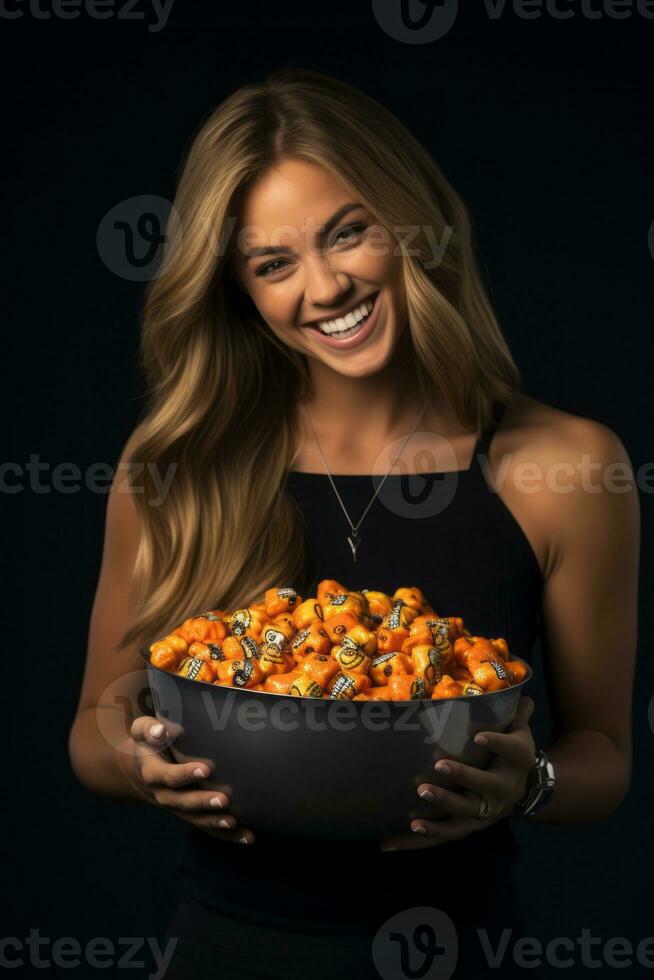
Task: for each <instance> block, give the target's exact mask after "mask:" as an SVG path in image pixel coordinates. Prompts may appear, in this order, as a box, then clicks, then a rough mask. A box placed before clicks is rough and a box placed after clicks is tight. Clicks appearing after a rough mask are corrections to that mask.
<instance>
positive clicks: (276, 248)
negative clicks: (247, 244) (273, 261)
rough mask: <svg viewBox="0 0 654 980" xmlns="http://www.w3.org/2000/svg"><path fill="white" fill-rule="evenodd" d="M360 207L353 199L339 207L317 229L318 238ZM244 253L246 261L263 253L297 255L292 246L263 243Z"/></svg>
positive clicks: (321, 238)
mask: <svg viewBox="0 0 654 980" xmlns="http://www.w3.org/2000/svg"><path fill="white" fill-rule="evenodd" d="M359 207H362V205H361V204H358V203H357V202H355V201H353V202H351V203H349V204H344V205H343V206H342V207H340V208H339V209H338V211H335V212H334V214H333V215H332V216H331V218H328V219H327V221H326V222H325V224H324V225H323V226H322V228H318V230H317V237H318V240H319V241H322V240H323V238H324V237H325V235H326V234H328V232H330V231H331V229H332V228H333V227H334V225H337V224H338V222H339V221H340V220H341V218H343V217H345V215H346V214H348V212H350V211H353V210H354V208H359ZM243 255H244V257H245V261H246V262H247V261H248V259H256V258H259V257H260V256H262V255H287V256H293V255H295V252H294V250H293V249H292V248H289V247H288V246H287V245H261V246H259V247H258V248H248V249H245V250H244V252H243Z"/></svg>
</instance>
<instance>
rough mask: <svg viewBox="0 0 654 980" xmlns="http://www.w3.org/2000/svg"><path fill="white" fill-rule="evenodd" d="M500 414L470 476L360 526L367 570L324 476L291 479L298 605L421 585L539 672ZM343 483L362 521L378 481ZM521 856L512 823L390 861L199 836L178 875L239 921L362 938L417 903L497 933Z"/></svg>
mask: <svg viewBox="0 0 654 980" xmlns="http://www.w3.org/2000/svg"><path fill="white" fill-rule="evenodd" d="M502 414H503V406H498V407H497V408H496V411H495V419H494V422H493V423H492V424H491V425H490V426H489V427H488V428H487V429H486V431H484V433H483V434H482V436H481V438H480V439H478V441H477V444H476V447H475V451H474V454H473V458H472V463H471V465H470V467H469V469H467V470H458V471H453V472H449V473H426V474H420V475H402V474H398V473H394V474H392V475H390V476H389V477H388V478H387V479H386V481H385V482H384V485H383V486H382V488H381V490H380V492H379V494H378V496H377V498H376V499H375V501H374V502H373V504H372V506H371V507H370V509H369V511H368V513H367V516H366V517H365V519H364V521H363V522H362V524H361V527H360V529H359V533H360V542H361V543H360V545H359V547H358V549H357V560H356V562H354V561H353V557H352V550H351V547H350V545H349V544H348V541H347V537H348V534H349V532H350V528H349V524H348V522H347V519H346V517H345V515H344V513H343V510H342V508H341V505H340V503H339V501H338V499H337V497H336V495H335V494H334V491H333V488H332V486H331V484H330V482H329V479H328V477H327V475H326V474H325V473H303V472H298V471H293V470H291V471H289V473H288V476H287V484H286V491H287V493H289V494H290V496H291V498H292V499H293V500H294V501H295V504H296V505H297V507H298V509H299V511H300V513H301V515H302V518H303V521H304V525H305V531H306V538H307V553H308V561H307V567H306V575H305V579H304V581H303V582H300V583H295V585H296V587H298V591H299V592H300V594H302V595H304V596H309V595H313V594H315V586H316V585H317V583H318V582H319V581H320V580H321V579H323V578H330V579H336V580H338V581H340V582H341V584H343V585H344V586H345V587H346V588H348V589H352V590H361V589H372V590H381V591H384V592H387V593H389V594H391V595H392V593H393V592H394V591H395V589H397V588H398V587H400V586H418V587H419V588H420V589H422V591H423V593H424V594H425V596H426V597H427V599H428V600H429V602H430V603H431V605H432V606H433V608H434V609H435V610H436V612H437V613H438V614H439V615H441V616H449V615H453V616H462V617H463V619H464V622H465V625H466V626H467V628H468V629H470V631H471V632H472V633H473V634H478V635H482V636H488V637H504V638H505V639H506V641H507V643H508V644H509V650H510V651H511V653H513V654H517V655H518V656H520V657H522V658H523V659H525V660H527V661H529V660H530V659H531V656H532V651H533V647H534V643H535V640H536V639H537V637H538V635H539V625H540V602H541V593H542V576H541V572H540V567H539V564H538V560H537V558H536V555H535V553H534V551H533V549H532V547H531V545H530V543H529V541H528V539H527V537H526V536H525V533H524V531H523V530H522V528H521V527H520V525H519V524H518V522H517V521H516V519H515V518H514V516H513V514H512V513H511V511H510V510H509V509H508V508H507V507H506V505H505V504H504V503H503V502H502V500H501V499H500V497H499V495H498V493H497V492H496V491H495V489H494V488H493V486H492V485H491V483H490V479H487V477H486V472H487V470H486V471H485V469H484V467H485V464H486V463H487V459H488V453H489V448H490V443H491V439H492V437H493V434H494V432H495V430H496V428H497V426H498V425H499V423H500V421H501V418H502ZM332 476H333V479H334V482H335V484H336V487H337V488H338V491H339V493H340V495H341V497H342V499H343V502H344V504H345V507H346V508H347V511H348V513H349V515H350V518H351V520H352V521H353V522H354V523H355V524H356V522H357V521H358V520H359V519H360V517H361V515H362V513H363V511H364V510H365V508H366V507H367V505H368V503H369V501H370V498H371V497H372V494H373V493H374V491H375V489H376V487H377V486H378V484H379V482H380V480H381V477H374V478H373V477H371V476H362V475H357V476H353V475H338V474H332ZM291 584H293V583H291ZM302 589H304V590H305V591H304V592H302ZM290 778H292V776H291V775H289V779H290ZM407 831H408V828H407ZM515 853H516V845H515V842H514V839H513V835H512V832H511V829H510V823H509V821H508V820H502V821H499V822H498V823H495V824H491V825H490V826H489V827H487V828H485V829H484V830H482V831H479V832H477V833H475V834H472V835H470V836H468V837H467V838H465V839H462V840H459V841H452V842H448V843H447V844H443V845H439V846H438V847H434V848H429V849H425V850H416V851H399V850H398V851H393V852H381V851H380V849H379V847H378V845H376V844H374V843H373V844H361V843H356V844H340V843H338V844H330V843H325V842H320V843H313V842H300V841H298V840H297V839H289V840H284V841H280V840H279V839H278V838H277V839H275V840H267V839H266V838H265V836H262V835H261V834H259V835H257V840H256V842H255V843H254V844H252V845H241V844H231V843H226V842H222V841H220V840H218V839H216V838H211V837H209V836H208V835H206V834H204V833H203V832H202V831H198V830H191V831H190V832H189V833H188V834H187V836H186V838H185V841H184V844H183V847H182V851H181V855H180V860H179V867H180V868H181V871H182V874H183V877H184V884H185V887H186V888H187V889H188V890H189V891H190V892H191V893H192V894H194V895H195V896H196V897H197V898H199V899H201V900H202V901H204V902H205V903H207V904H211V905H213V906H214V907H216V908H217V909H219V910H221V911H222V912H224V913H226V914H228V915H231V916H237V917H241V918H243V919H247V918H250V919H251V920H252V921H260V922H267V923H268V924H273V923H277V924H279V925H284V924H287V925H289V926H293V927H305V926H306V928H315V929H319V928H321V927H324V928H327V927H331V924H332V923H338V924H339V927H342V926H345V927H349V926H352V927H354V928H356V927H357V926H358V925H360V924H362V923H363V922H364V921H368V920H369V919H374V920H375V921H378V919H379V915H380V914H381V915H385V914H390V913H391V912H392V911H393V910H394V909H398V910H399V909H402V908H407V907H415V906H417V905H430V906H437V907H438V908H441V909H445V910H447V911H448V912H449V913H450V914H451V915H452V916H453V917H454V918H455V921H456V920H457V919H458V920H463V919H465V920H466V921H467V922H470V921H471V919H472V918H473V917H474V916H476V915H478V916H479V917H480V921H482V920H483V921H484V922H488V921H489V918H488V916H489V915H492V913H493V909H500V910H502V912H503V914H504V918H505V919H506V915H507V913H508V905H509V903H510V901H511V896H512V889H511V884H510V875H509V870H510V868H509V865H510V862H511V860H512V858H513V857H514V856H515ZM506 921H508V919H506Z"/></svg>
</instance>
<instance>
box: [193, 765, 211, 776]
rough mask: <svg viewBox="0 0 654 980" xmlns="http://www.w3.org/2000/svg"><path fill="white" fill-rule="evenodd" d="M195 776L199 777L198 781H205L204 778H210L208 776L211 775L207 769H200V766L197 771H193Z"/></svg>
mask: <svg viewBox="0 0 654 980" xmlns="http://www.w3.org/2000/svg"><path fill="white" fill-rule="evenodd" d="M193 775H194V776H197V778H198V779H204V777H205V776H208V775H209V773H208V772H207V770H206V769H201V768H200V767H199V766H198V768H197V769H194V770H193Z"/></svg>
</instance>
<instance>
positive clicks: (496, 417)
mask: <svg viewBox="0 0 654 980" xmlns="http://www.w3.org/2000/svg"><path fill="white" fill-rule="evenodd" d="M505 411H506V405H503V404H502V403H501V402H495V404H494V406H493V420H492V421H491V422H490V423H489V424H488V425H487V426H486V428H485V429H484V430H483V432H482V433H481V435H480V436H479V438H478V439H477V445H476V446H475V451H474V454H473V457H472V465H471V469H473V468H474V469H477V470H478V471H479V472H482V469H481V463H480V457H482V456H483V457H487V456H488V451H489V449H490V444H491V442H492V439H493V436H494V435H495V432H496V430H497V427H498V426H499V424H500V422H501V421H502V418H503V416H504V412H505Z"/></svg>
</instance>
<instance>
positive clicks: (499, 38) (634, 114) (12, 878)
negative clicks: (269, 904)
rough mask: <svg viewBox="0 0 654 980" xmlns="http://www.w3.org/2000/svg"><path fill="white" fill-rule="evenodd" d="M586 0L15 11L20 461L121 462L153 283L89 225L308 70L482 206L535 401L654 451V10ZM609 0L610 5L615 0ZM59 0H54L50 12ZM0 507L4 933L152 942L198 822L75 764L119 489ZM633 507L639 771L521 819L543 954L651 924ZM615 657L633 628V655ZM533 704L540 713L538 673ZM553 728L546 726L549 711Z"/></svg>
mask: <svg viewBox="0 0 654 980" xmlns="http://www.w3.org/2000/svg"><path fill="white" fill-rule="evenodd" d="M122 5H123V6H124V2H123V3H122ZM462 6H463V5H462ZM561 6H562V7H563V6H565V5H564V4H563V3H562V4H561ZM568 6H569V7H570V8H571V9H573V10H574V11H575V12H576V16H575V17H573V18H571V19H568V20H558V19H555V18H553V17H551V16H548V15H546V14H544V15H543V16H541V17H540V18H536V19H533V20H527V19H524V18H521V17H519V16H517V15H516V13H515V12H513V10H512V9H511V5H510V4H507V9H506V11H505V13H504V14H503V16H502V17H501V18H499V19H492V18H490V17H489V16H488V15H487V14H486V13H485V12H484V8H483V4H481V3H475V4H472V3H467V4H466V5H465V9H463V10H461V11H460V12H459V16H458V18H457V21H456V24H455V25H454V26H453V28H452V29H451V30H450V31H449V33H448V34H447V35H446V36H445V37H443V38H441V39H439V40H435V41H434V42H432V43H427V44H407V43H401V42H399V41H397V40H395V39H393V38H392V37H390V36H389V35H388V34H387V33H385V32H384V31H383V30H382V29H381V27H380V26H379V24H378V23H377V20H376V19H375V17H374V15H373V12H372V8H371V4H370V3H369V2H368V0H359V2H357V3H353V2H350V3H347V4H346V3H338V2H331V3H325V4H306V3H288V2H287V3H284V4H282V5H280V4H267V3H266V4H264V3H259V4H255V3H251V2H250V3H248V2H244V3H239V4H229V3H220V4H209V3H205V4H202V3H199V2H191V0H176V2H175V3H174V5H173V8H172V13H171V14H170V17H169V19H168V22H167V24H166V25H165V27H164V28H163V29H162V30H160V31H153V30H149V29H148V25H149V24H150V26H152V24H153V22H154V18H153V16H152V13H151V11H150V8H149V7H147V8H146V7H145V4H144V3H143V0H141V2H140V3H139V5H138V6H137V7H135V8H134V13H135V14H138V13H141V14H142V13H144V12H145V11H146V9H147V12H148V13H147V19H133V20H127V19H119V18H117V17H116V16H115V14H116V12H117V11H118V10H120V8H121V0H117V4H116V6H115V7H114V8H113V10H114V16H112V17H110V18H108V19H106V20H98V19H94V18H93V17H91V16H89V14H88V13H85V12H84V8H81V11H82V12H81V14H80V16H79V17H77V18H76V19H71V20H63V19H61V18H60V17H55V16H53V17H51V18H50V19H40V16H37V14H36V13H35V12H30V8H29V7H28V6H27V5H25V4H23V5H20V4H19V2H18V0H15V3H14V5H13V6H11V7H10V9H11V10H14V9H15V10H20V11H21V12H22V13H23V16H22V17H20V18H17V19H13V20H10V19H6V18H4V17H0V36H1V38H2V40H1V45H2V57H1V59H0V61H1V64H2V68H1V69H0V71H1V77H2V91H3V95H4V98H3V108H2V113H3V116H4V119H3V135H4V141H3V142H4V151H3V166H4V167H5V168H6V170H5V179H4V188H5V191H6V194H5V206H4V209H3V217H4V221H3V225H4V230H5V236H4V242H5V248H4V261H3V271H4V273H5V289H4V297H5V310H4V318H3V319H4V331H3V341H4V344H5V345H6V351H5V352H6V353H7V354H8V357H7V358H6V361H5V369H4V384H3V386H2V392H3V397H4V398H5V399H6V404H5V419H6V420H7V424H6V425H5V426H3V432H4V435H5V439H6V443H7V448H6V450H5V453H6V456H5V459H6V460H9V461H12V462H14V463H17V464H18V465H20V466H24V465H25V464H26V463H27V462H29V458H30V454H38V455H39V458H40V460H41V461H42V462H45V463H47V464H48V466H49V469H50V471H51V470H52V469H53V468H54V467H55V466H56V465H57V464H59V463H63V462H70V463H75V464H77V465H78V466H79V467H80V469H81V471H82V473H84V471H85V470H86V469H87V467H89V466H90V465H91V464H93V463H97V462H104V463H106V464H108V465H109V466H114V465H115V463H116V461H117V458H118V454H119V452H120V450H121V448H122V446H123V444H124V442H125V440H126V438H127V435H128V434H129V432H130V431H131V428H132V427H133V425H134V424H135V422H136V419H137V416H138V412H139V410H140V401H139V394H140V390H141V388H140V379H139V377H138V373H137V338H138V329H137V311H138V309H139V305H140V301H141V297H142V291H143V283H142V282H139V281H130V280H129V279H127V278H125V276H124V275H120V274H116V273H115V272H114V271H111V269H110V268H108V266H107V264H106V262H105V261H103V258H102V257H101V256H100V254H99V251H98V247H97V245H96V236H97V233H98V227H99V225H100V223H101V221H102V219H103V217H104V216H105V215H106V214H107V212H109V211H110V210H111V209H112V208H113V207H114V206H115V205H117V204H119V203H120V202H122V201H125V200H126V199H129V198H132V197H134V196H137V195H158V196H161V197H162V198H165V199H168V200H172V198H173V196H174V190H175V177H176V171H177V168H178V165H179V162H180V159H181V155H182V153H183V150H184V148H185V146H186V145H187V143H188V140H189V139H190V137H191V135H192V134H193V132H194V131H195V130H196V128H197V126H198V124H199V121H200V119H201V118H202V117H203V116H204V115H205V114H207V113H208V112H209V111H210V110H211V109H212V108H213V107H214V106H215V105H216V104H217V103H218V102H220V101H221V100H222V98H224V96H225V95H226V94H227V92H228V91H229V90H231V89H232V88H233V87H235V86H236V85H238V84H240V83H244V82H247V81H250V80H253V79H259V78H260V77H261V76H262V75H263V74H265V73H266V72H267V71H268V70H270V69H273V68H275V67H278V66H281V65H283V64H290V63H292V64H295V65H301V66H304V67H311V68H316V69H319V70H322V71H325V72H327V73H333V74H335V75H337V76H339V77H342V78H344V79H345V80H347V81H350V82H352V83H354V84H356V85H358V86H360V87H361V88H363V89H364V90H366V91H368V92H369V93H370V94H372V95H373V96H375V97H377V98H378V99H380V100H381V101H382V102H384V103H385V104H386V105H387V106H388V107H389V108H390V109H392V110H393V111H395V112H396V113H397V114H398V115H399V116H400V118H402V120H403V121H404V122H405V123H406V124H407V125H408V126H409V128H411V129H412V131H413V132H414V133H415V134H416V135H417V136H418V138H420V139H421V140H422V141H423V143H424V144H425V145H426V146H427V148H428V149H429V150H430V151H431V152H432V153H433V155H434V156H435V158H436V159H437V160H438V162H439V163H440V165H441V166H442V168H443V169H444V171H445V173H446V174H447V176H448V177H449V178H450V179H451V181H452V182H453V184H454V186H455V187H456V188H457V189H458V191H459V192H460V193H461V195H462V196H463V197H464V199H465V200H466V201H467V202H468V204H469V206H470V208H471V210H472V213H473V217H474V220H475V224H476V228H477V234H478V242H479V250H480V253H481V256H482V262H483V266H484V268H485V270H486V273H487V275H488V278H489V281H490V283H491V293H492V297H493V300H494V303H495V304H496V308H497V311H498V314H499V318H500V322H501V324H502V326H503V329H504V331H505V334H506V336H507V339H508V342H509V345H510V347H511V349H512V351H513V354H514V357H515V359H516V361H517V363H518V365H519V367H520V368H521V370H522V372H523V374H524V379H525V389H526V391H527V392H528V393H529V394H531V395H533V396H534V397H536V398H539V399H541V400H543V401H545V402H548V403H550V404H554V405H557V406H559V407H561V408H563V409H565V410H568V411H571V412H574V413H577V414H580V415H583V416H586V417H590V418H594V419H597V420H600V421H602V422H604V423H605V424H607V425H609V426H610V427H611V428H612V429H613V430H614V431H615V432H617V433H618V434H619V436H620V437H621V439H622V440H623V442H624V444H625V445H626V447H627V450H628V452H629V454H630V456H631V459H632V462H633V464H634V467H635V468H639V467H640V466H642V465H643V464H644V463H646V462H648V461H649V460H651V459H652V455H651V452H652V450H651V398H652V382H651V364H652V355H653V354H654V350H653V346H652V339H651V338H652V312H651V311H652V298H653V297H652V294H653V288H652V282H653V276H652V273H653V272H654V254H652V249H650V247H648V232H649V229H650V226H651V225H652V222H654V193H653V190H652V186H653V185H652V179H651V177H652V159H653V154H652V150H653V139H652V116H651V84H652V77H651V74H652V73H651V67H650V66H651V50H652V42H653V40H654V21H652V20H646V19H645V18H643V17H642V16H640V15H638V14H637V13H634V14H633V16H631V17H630V18H626V19H623V20H618V19H612V18H611V17H609V16H608V15H604V16H602V17H599V18H597V19H590V18H588V17H585V16H583V15H582V13H581V12H580V11H581V3H575V2H574V0H572V2H570V3H569V4H568ZM593 6H594V9H596V10H601V9H602V0H595V2H594V5H593ZM5 9H6V8H5ZM51 9H52V8H51V7H50V6H49V5H48V2H47V0H41V8H40V10H41V11H48V10H51ZM110 9H111V8H110ZM651 240H652V239H650V241H651ZM12 479H13V478H8V482H12ZM47 479H48V477H47V475H44V476H43V477H42V480H43V482H44V483H47ZM23 482H24V483H25V481H23ZM1 499H2V504H3V508H4V511H5V516H6V525H5V526H6V527H7V528H8V531H9V536H8V538H5V541H6V542H7V543H6V544H5V549H4V550H5V555H4V557H5V561H4V563H3V564H4V565H5V568H6V569H7V571H8V572H9V575H8V584H7V586H6V587H5V597H6V608H5V624H8V626H9V636H8V638H7V640H6V646H5V668H4V681H5V684H4V691H5V703H6V704H7V705H8V707H9V708H10V711H11V714H12V718H11V726H10V728H11V731H12V735H13V738H12V741H11V748H10V750H9V751H8V752H5V773H6V776H5V780H6V795H5V805H4V807H3V811H4V816H5V819H6V827H5V830H4V834H3V837H2V843H3V850H4V852H5V853H4V856H3V870H4V872H5V875H4V878H5V897H6V898H7V900H8V902H7V905H8V908H7V915H5V916H4V917H3V925H2V928H1V930H0V932H1V934H2V935H5V936H9V935H11V936H16V937H21V939H24V938H25V937H27V936H28V935H29V931H30V929H38V930H39V932H40V934H41V935H42V936H47V937H50V938H51V939H52V940H54V939H56V938H57V937H62V936H74V937H76V938H77V939H78V940H80V942H82V943H83V942H85V941H86V940H87V939H89V938H91V937H95V936H106V937H109V938H112V939H113V940H114V941H117V940H118V938H119V937H125V936H159V937H161V936H162V935H163V931H164V928H165V925H166V922H167V918H168V916H169V915H170V913H171V911H172V909H173V905H174V902H175V897H176V892H177V883H176V879H175V876H174V873H173V865H174V851H175V846H176V842H177V840H178V837H179V834H180V831H181V829H182V828H181V825H178V824H177V822H176V821H175V820H174V819H173V818H170V817H168V816H166V815H165V814H164V813H162V812H159V811H157V810H155V809H154V808H149V807H139V806H129V805H120V804H115V803H111V802H108V801H107V800H104V799H101V798H98V797H94V796H92V795H91V794H90V793H88V792H87V791H86V790H85V789H84V788H83V787H81V786H80V785H78V784H77V782H76V781H75V779H74V777H73V775H72V772H71V770H70V767H69V763H68V757H67V748H66V740H67V736H68V731H69V728H70V725H71V723H72V719H73V716H74V711H75V707H76V703H77V698H78V693H79V687H80V683H81V674H82V667H83V663H84V657H85V650H86V639H87V629H88V621H89V615H90V609H91V604H92V600H93V595H94V591H95V586H96V582H97V576H98V571H99V563H100V557H101V547H102V534H103V527H104V513H105V507H106V495H105V494H101V493H92V492H91V491H89V490H88V489H85V488H84V487H83V486H82V488H81V489H79V490H78V491H77V492H70V493H60V492H59V493H57V492H54V491H52V490H51V491H50V492H44V493H39V492H37V491H36V490H35V489H33V488H31V487H30V485H29V483H25V485H24V487H23V489H22V490H21V491H20V492H17V493H13V494H11V493H7V492H3V494H2V497H1ZM641 504H642V515H643V551H642V566H641V570H642V574H641V595H642V597H643V600H642V601H641V625H640V636H641V643H640V655H639V665H638V681H637V684H636V691H635V707H634V734H635V764H634V778H633V786H632V790H631V792H630V795H629V797H628V799H627V800H626V801H625V802H624V803H623V804H622V806H621V807H620V808H619V810H618V811H617V812H616V813H615V814H614V815H613V816H612V817H611V818H610V819H608V820H606V821H604V822H603V823H600V824H596V825H587V826H580V827H579V826H578V827H561V828H553V827H546V826H544V825H536V826H528V827H519V828H517V830H518V832H519V837H520V840H521V842H522V845H523V846H522V857H521V860H520V863H519V867H518V880H519V886H520V891H521V896H522V901H523V904H524V908H525V910H526V914H527V917H528V921H529V934H531V935H533V936H537V937H539V938H541V939H542V940H543V941H546V940H548V939H550V938H552V937H555V936H569V937H571V938H573V939H575V938H576V937H577V936H579V935H580V931H581V929H582V928H584V927H586V928H591V929H592V932H593V935H596V936H599V937H601V938H602V940H603V941H604V942H605V941H607V940H609V939H610V938H612V937H618V936H624V937H627V938H629V939H630V940H631V941H632V942H633V943H634V944H636V943H638V942H639V941H640V940H641V939H643V938H644V937H646V936H651V935H654V924H653V923H652V919H651V914H650V913H651V889H650V883H651V880H652V871H653V869H654V862H653V860H652V857H653V852H654V844H653V843H652V833H651V827H652V784H651V779H650V759H651V746H652V739H653V737H654V736H653V733H652V728H651V726H650V724H649V722H648V707H649V704H650V698H651V697H652V693H653V691H654V678H653V676H652V675H653V669H652V658H651V657H649V656H648V652H649V637H650V634H651V631H652V626H653V623H652V612H651V609H650V607H649V604H648V602H647V601H646V597H648V596H649V595H651V593H652V585H653V582H652V564H651V549H652V494H651V492H647V490H645V491H644V492H642V493H641ZM619 658H620V644H619V639H618V638H616V669H619ZM532 693H533V695H534V696H535V697H536V699H537V701H538V703H539V706H541V705H542V704H543V702H542V699H543V697H544V695H543V693H542V689H541V685H540V681H539V680H537V683H536V685H535V687H534V689H533V691H532ZM534 726H535V728H536V732H537V735H538V736H539V737H540V738H541V739H545V738H546V725H545V709H544V707H539V710H538V711H537V714H536V716H535V718H534ZM462 873H464V872H463V869H462ZM516 938H517V937H516ZM25 972H27V971H25ZM61 972H62V973H63V975H65V976H71V975H72V976H74V975H77V974H79V973H80V970H77V971H75V970H72V971H71V970H66V971H61ZM525 972H526V974H528V971H525ZM573 972H582V971H581V967H579V966H577V967H576V968H575V970H574V971H573ZM583 972H585V971H583ZM632 972H639V971H637V969H636V968H635V967H634V968H632ZM94 974H95V971H94V970H90V969H89V968H88V967H86V968H81V975H94ZM554 974H555V975H558V974H560V971H554ZM39 975H41V974H40V973H39ZM104 975H105V976H109V975H113V971H111V970H105V971H104Z"/></svg>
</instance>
